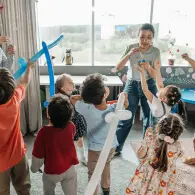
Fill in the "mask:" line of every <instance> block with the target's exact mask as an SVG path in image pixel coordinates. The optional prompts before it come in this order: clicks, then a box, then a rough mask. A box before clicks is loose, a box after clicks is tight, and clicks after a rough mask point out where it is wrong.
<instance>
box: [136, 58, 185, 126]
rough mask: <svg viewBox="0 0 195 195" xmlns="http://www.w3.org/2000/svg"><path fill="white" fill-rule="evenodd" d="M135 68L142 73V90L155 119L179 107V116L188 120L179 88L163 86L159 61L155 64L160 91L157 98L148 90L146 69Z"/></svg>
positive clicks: (157, 84)
mask: <svg viewBox="0 0 195 195" xmlns="http://www.w3.org/2000/svg"><path fill="white" fill-rule="evenodd" d="M135 67H136V69H137V70H138V71H139V72H140V76H141V86H142V90H143V92H144V94H145V96H146V98H147V100H148V104H149V106H150V109H151V112H152V115H153V117H154V118H155V119H159V118H161V117H162V116H164V115H165V114H168V113H170V112H171V110H172V108H173V107H174V106H176V105H177V114H178V115H180V116H181V117H182V119H184V120H187V116H186V111H185V104H184V102H183V101H182V100H181V92H180V91H179V88H178V87H177V86H174V85H168V86H166V87H164V85H163V81H162V76H161V72H160V62H159V60H158V59H157V60H155V62H154V67H155V71H156V86H157V89H158V92H157V94H156V96H155V95H153V94H152V93H151V92H150V90H149V89H148V85H147V82H146V78H145V74H144V68H143V67H140V66H138V65H135ZM151 121H157V120H151ZM151 125H154V123H153V124H152V123H151Z"/></svg>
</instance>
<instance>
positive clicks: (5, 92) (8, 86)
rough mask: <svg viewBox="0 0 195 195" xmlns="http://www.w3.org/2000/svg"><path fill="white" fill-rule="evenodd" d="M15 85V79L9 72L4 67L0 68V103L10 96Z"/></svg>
mask: <svg viewBox="0 0 195 195" xmlns="http://www.w3.org/2000/svg"><path fill="white" fill-rule="evenodd" d="M15 87H16V84H15V80H14V78H13V76H12V74H11V72H10V71H9V70H8V69H6V68H0V105H1V104H5V103H6V102H8V101H9V100H10V99H11V98H12V96H13V94H14V90H15Z"/></svg>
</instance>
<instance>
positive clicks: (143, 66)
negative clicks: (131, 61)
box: [141, 62, 150, 70]
mask: <svg viewBox="0 0 195 195" xmlns="http://www.w3.org/2000/svg"><path fill="white" fill-rule="evenodd" d="M141 66H142V68H143V69H145V70H148V68H149V66H150V65H149V64H148V62H142V63H141Z"/></svg>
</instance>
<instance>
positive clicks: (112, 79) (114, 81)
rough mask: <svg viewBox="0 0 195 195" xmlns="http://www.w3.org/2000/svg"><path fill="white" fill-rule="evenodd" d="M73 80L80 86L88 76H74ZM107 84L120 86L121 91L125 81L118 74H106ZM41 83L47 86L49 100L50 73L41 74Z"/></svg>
mask: <svg viewBox="0 0 195 195" xmlns="http://www.w3.org/2000/svg"><path fill="white" fill-rule="evenodd" d="M58 77H59V75H55V76H54V80H55V81H56V79H57V78H58ZM72 78H73V81H74V83H75V85H76V86H79V85H81V84H82V82H83V81H84V79H85V78H86V76H72ZM105 84H106V86H108V87H118V89H119V92H120V87H121V86H123V82H122V81H121V80H120V78H119V77H118V76H106V81H105ZM40 85H41V86H45V91H46V100H49V98H50V95H49V75H40Z"/></svg>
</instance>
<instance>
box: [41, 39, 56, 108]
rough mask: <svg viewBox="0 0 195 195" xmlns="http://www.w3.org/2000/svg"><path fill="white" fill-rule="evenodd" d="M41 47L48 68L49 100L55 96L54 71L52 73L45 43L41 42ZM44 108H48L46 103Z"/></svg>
mask: <svg viewBox="0 0 195 195" xmlns="http://www.w3.org/2000/svg"><path fill="white" fill-rule="evenodd" d="M42 47H43V51H44V53H45V57H46V60H47V67H48V73H49V81H50V85H49V93H50V98H51V97H53V96H54V94H55V81H54V71H53V66H52V62H51V57H50V54H49V50H48V47H47V45H46V43H45V42H42ZM44 106H45V107H47V106H48V101H46V102H44Z"/></svg>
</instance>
